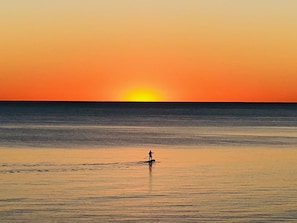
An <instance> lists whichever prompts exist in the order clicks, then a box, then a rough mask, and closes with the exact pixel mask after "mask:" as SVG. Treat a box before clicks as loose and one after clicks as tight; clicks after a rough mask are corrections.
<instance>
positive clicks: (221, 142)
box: [0, 102, 297, 223]
mask: <svg viewBox="0 0 297 223" xmlns="http://www.w3.org/2000/svg"><path fill="white" fill-rule="evenodd" d="M296 114H297V104H294V103H291V104H290V103H170V102H168V103H161V102H159V103H132V102H122V103H121V102H105V103H104V102H101V103H96V102H0V179H1V181H0V221H1V223H2V222H3V223H6V222H10V223H11V222H72V223H74V222H296V221H297V204H296V200H297V189H296V188H297V166H296V163H297V115H296ZM149 150H152V151H153V152H154V153H153V157H154V159H156V162H155V163H153V164H152V165H148V164H147V163H144V161H146V160H147V159H148V152H149Z"/></svg>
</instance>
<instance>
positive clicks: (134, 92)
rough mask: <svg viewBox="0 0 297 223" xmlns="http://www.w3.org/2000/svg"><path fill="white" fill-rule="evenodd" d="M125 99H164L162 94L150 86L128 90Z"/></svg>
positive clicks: (139, 100)
mask: <svg viewBox="0 0 297 223" xmlns="http://www.w3.org/2000/svg"><path fill="white" fill-rule="evenodd" d="M123 100H124V101H134V102H154V101H162V100H163V98H162V95H161V93H159V92H158V91H156V90H153V89H149V88H134V89H130V90H128V91H127V92H126V93H124V95H123Z"/></svg>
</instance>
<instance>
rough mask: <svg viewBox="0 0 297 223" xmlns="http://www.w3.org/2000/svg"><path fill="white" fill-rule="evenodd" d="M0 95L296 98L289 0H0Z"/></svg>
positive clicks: (294, 13)
mask: <svg viewBox="0 0 297 223" xmlns="http://www.w3.org/2000/svg"><path fill="white" fill-rule="evenodd" d="M0 30H1V32H0V100H80V101H81V100H89V101H90V100H91V101H93V100H94V101H119V100H120V101H123V100H124V101H125V100H132V101H133V100H140V101H141V100H153V101H154V100H161V101H273V102H275V101H278V102H297V1H296V0H149V1H147V0H50V1H49V0H26V1H23V0H7V1H1V3H0Z"/></svg>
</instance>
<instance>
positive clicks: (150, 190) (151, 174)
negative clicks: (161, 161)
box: [149, 163, 153, 193]
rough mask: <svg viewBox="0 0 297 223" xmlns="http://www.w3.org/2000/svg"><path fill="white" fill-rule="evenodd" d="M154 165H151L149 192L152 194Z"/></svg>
mask: <svg viewBox="0 0 297 223" xmlns="http://www.w3.org/2000/svg"><path fill="white" fill-rule="evenodd" d="M152 172H153V164H152V163H149V192H150V193H151V192H152V180H153V173H152Z"/></svg>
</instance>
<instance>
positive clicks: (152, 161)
mask: <svg viewBox="0 0 297 223" xmlns="http://www.w3.org/2000/svg"><path fill="white" fill-rule="evenodd" d="M155 161H156V160H148V161H144V163H149V164H152V163H154V162H155Z"/></svg>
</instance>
